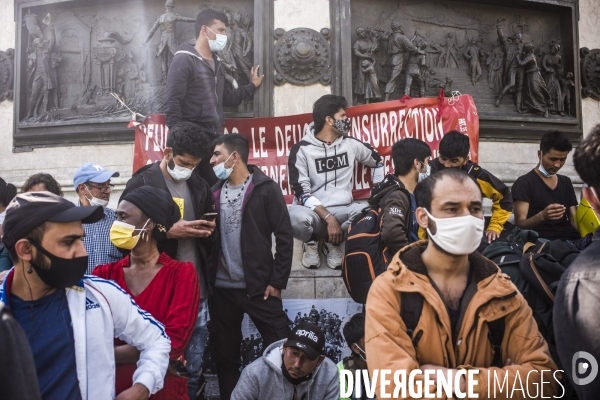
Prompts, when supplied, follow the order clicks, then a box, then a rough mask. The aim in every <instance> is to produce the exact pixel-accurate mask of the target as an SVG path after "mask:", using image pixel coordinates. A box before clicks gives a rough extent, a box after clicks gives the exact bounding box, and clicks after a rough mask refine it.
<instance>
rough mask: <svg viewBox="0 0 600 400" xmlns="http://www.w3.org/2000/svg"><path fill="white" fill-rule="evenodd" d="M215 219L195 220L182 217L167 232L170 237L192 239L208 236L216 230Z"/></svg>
mask: <svg viewBox="0 0 600 400" xmlns="http://www.w3.org/2000/svg"><path fill="white" fill-rule="evenodd" d="M215 226H216V224H215V222H214V221H205V220H201V219H199V220H195V221H186V220H183V219H180V220H179V221H177V222H176V223H175V225H173V226H172V227H171V229H169V232H167V238H168V239H190V238H207V237H209V236H210V235H212V233H213V231H214V230H215Z"/></svg>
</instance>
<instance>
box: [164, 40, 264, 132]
mask: <svg viewBox="0 0 600 400" xmlns="http://www.w3.org/2000/svg"><path fill="white" fill-rule="evenodd" d="M213 61H214V63H215V65H214V70H213V68H212V67H211V65H210V63H209V62H208V60H206V59H205V58H204V57H202V56H201V55H200V53H198V51H197V50H196V48H195V47H194V46H192V45H190V44H189V43H184V44H182V45H181V46H179V48H178V49H177V52H176V53H175V55H174V56H173V61H171V64H170V65H169V72H168V75H167V86H166V88H165V107H164V108H165V114H166V124H167V126H168V127H169V129H172V128H173V126H175V125H177V124H178V123H180V122H182V121H188V122H193V123H195V124H198V125H200V126H203V127H204V128H206V129H208V130H210V131H212V132H214V133H215V134H219V133H221V128H222V127H223V125H225V114H224V113H223V107H224V106H225V107H228V106H238V105H239V104H240V103H241V102H242V100H245V99H248V98H250V97H252V95H253V94H254V89H255V86H254V84H253V83H249V84H247V85H245V86H242V87H240V88H238V89H234V90H225V70H224V68H223V66H222V65H221V64H222V63H221V59H220V58H219V57H218V56H217V55H216V54H213Z"/></svg>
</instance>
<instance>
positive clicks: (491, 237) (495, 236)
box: [485, 230, 500, 243]
mask: <svg viewBox="0 0 600 400" xmlns="http://www.w3.org/2000/svg"><path fill="white" fill-rule="evenodd" d="M485 237H486V238H487V240H488V243H492V242H493V241H494V240H496V239H498V238H499V237H500V235H499V234H498V233H497V232H494V231H490V230H487V231H485Z"/></svg>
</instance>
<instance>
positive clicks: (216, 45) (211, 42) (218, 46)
mask: <svg viewBox="0 0 600 400" xmlns="http://www.w3.org/2000/svg"><path fill="white" fill-rule="evenodd" d="M206 29H208V30H209V31H211V32H212V33H214V34H215V35H216V38H215V39H208V47H210V49H211V51H214V52H219V51H223V49H224V48H225V46H226V45H227V35H221V34H218V33H216V32H215V31H213V30H212V29H210V28H209V27H208V26H207V27H206ZM207 37H208V36H207Z"/></svg>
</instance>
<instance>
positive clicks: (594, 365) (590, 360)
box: [572, 351, 598, 386]
mask: <svg viewBox="0 0 600 400" xmlns="http://www.w3.org/2000/svg"><path fill="white" fill-rule="evenodd" d="M582 359H583V360H585V361H583V360H582ZM572 371H573V382H574V383H575V384H576V385H579V386H583V385H587V384H588V383H591V382H592V381H593V380H594V379H596V376H597V375H598V361H596V359H595V358H594V356H593V355H591V354H590V353H588V352H586V351H578V352H577V353H575V354H573V361H572ZM586 374H588V375H587V376H586V377H585V378H581V377H582V376H585V375H586Z"/></svg>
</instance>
